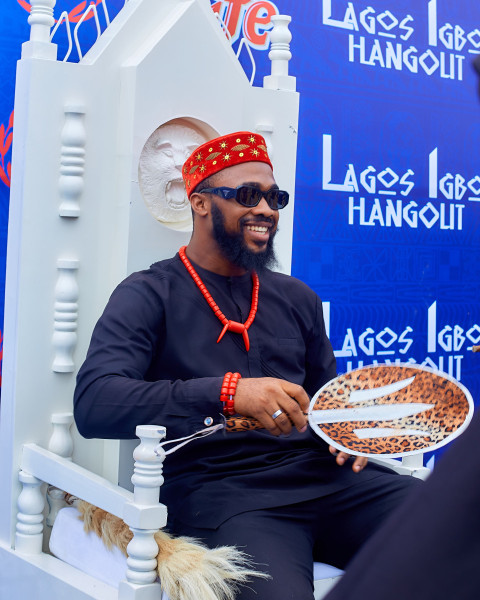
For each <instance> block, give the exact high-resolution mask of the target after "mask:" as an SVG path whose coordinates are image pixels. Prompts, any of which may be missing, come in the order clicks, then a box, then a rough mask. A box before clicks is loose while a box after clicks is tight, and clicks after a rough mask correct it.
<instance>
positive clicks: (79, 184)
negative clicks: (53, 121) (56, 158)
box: [58, 106, 86, 217]
mask: <svg viewBox="0 0 480 600" xmlns="http://www.w3.org/2000/svg"><path fill="white" fill-rule="evenodd" d="M64 111H65V124H64V126H63V129H62V136H61V141H62V150H61V157H60V178H59V181H58V191H59V193H60V202H61V203H60V208H59V214H60V216H61V217H78V216H79V215H80V204H79V199H80V197H81V195H82V192H83V187H84V180H83V178H84V173H85V143H86V131H85V124H84V119H85V109H84V108H83V107H82V106H65V109H64Z"/></svg>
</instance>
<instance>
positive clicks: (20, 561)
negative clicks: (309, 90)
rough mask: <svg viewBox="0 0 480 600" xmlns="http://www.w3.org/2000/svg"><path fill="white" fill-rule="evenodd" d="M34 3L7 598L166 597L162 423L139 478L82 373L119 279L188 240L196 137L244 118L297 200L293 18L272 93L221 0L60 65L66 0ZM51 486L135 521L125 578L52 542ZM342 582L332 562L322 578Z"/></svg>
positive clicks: (155, 3) (177, 10)
mask: <svg viewBox="0 0 480 600" xmlns="http://www.w3.org/2000/svg"><path fill="white" fill-rule="evenodd" d="M31 5H32V11H31V14H30V17H29V23H30V25H31V36H30V40H29V41H26V42H25V44H24V45H23V49H22V58H21V60H20V61H19V63H18V72H17V87H16V99H15V136H14V149H13V173H12V187H11V203H10V223H9V234H8V235H9V237H8V258H7V276H6V303H5V330H4V339H5V341H4V361H3V389H2V399H1V416H0V448H1V453H0V478H1V481H2V494H1V495H0V556H1V561H0V571H1V573H2V574H1V577H0V596H1V597H12V598H21V597H22V598H23V597H30V596H32V595H33V594H34V595H35V597H36V598H39V599H40V600H41V599H42V598H49V599H50V598H63V597H67V596H68V597H69V598H71V599H72V600H75V599H77V598H78V599H80V598H81V599H85V598H99V599H100V598H101V599H102V600H105V599H107V600H108V599H110V598H121V599H127V598H128V599H133V598H135V599H142V600H143V599H145V600H150V599H152V600H153V599H154V598H155V599H158V598H160V597H161V591H160V584H159V583H158V582H157V581H155V573H154V569H155V560H154V555H155V551H154V550H155V549H154V548H153V549H152V540H153V532H154V531H155V530H157V529H158V528H161V527H163V525H164V524H165V520H166V509H165V507H164V506H163V505H162V504H160V503H159V502H158V498H159V490H160V486H161V483H162V476H161V472H162V469H161V467H162V459H161V457H160V458H159V457H157V456H156V455H155V453H154V452H153V447H154V446H155V445H156V444H157V442H158V440H159V439H160V438H161V435H162V434H161V427H158V428H157V427H154V428H153V429H152V427H140V428H139V435H140V437H141V439H142V441H141V446H140V449H139V450H137V451H136V454H135V458H136V469H135V474H134V477H133V487H132V484H131V483H130V481H129V479H130V475H131V470H132V467H131V465H132V461H131V450H132V447H133V446H132V444H131V443H129V442H118V441H105V440H88V441H87V440H84V439H83V438H81V437H80V436H79V435H78V433H77V432H76V431H75V428H74V426H72V417H71V412H72V397H73V389H74V384H75V375H76V372H77V370H78V367H79V366H80V364H81V363H82V360H83V357H84V356H85V354H86V350H87V347H88V343H89V340H90V335H91V331H92V329H93V326H94V324H95V322H96V320H97V319H98V317H99V316H100V314H101V311H102V310H103V307H104V306H105V304H106V302H107V300H108V297H109V295H110V293H111V292H112V290H113V288H114V287H115V286H116V284H117V283H118V282H120V281H121V280H122V279H123V278H124V277H125V276H126V275H127V274H129V273H130V272H132V271H135V270H138V269H142V268H145V267H146V266H148V265H150V264H151V263H152V262H154V261H157V260H160V259H163V258H166V257H169V256H171V255H173V254H174V253H175V252H176V251H177V250H178V248H179V247H180V246H181V245H183V244H185V243H187V241H188V239H189V231H190V228H191V222H190V210H189V207H188V202H186V201H185V196H184V194H183V191H182V184H181V174H180V166H181V164H182V163H183V161H184V160H185V158H186V156H187V155H188V154H189V153H190V152H191V150H192V148H193V146H194V145H197V144H198V143H201V142H203V141H204V140H207V139H208V138H209V137H213V136H215V135H217V134H221V133H226V132H230V131H235V130H244V129H248V130H252V131H258V132H259V133H262V135H264V136H265V138H266V139H267V143H268V145H269V150H270V155H271V157H272V159H273V163H274V168H275V175H276V178H277V181H278V184H279V186H280V187H281V188H284V189H287V190H289V191H290V192H291V193H292V196H293V192H294V189H295V158H296V142H297V140H296V136H297V130H298V103H299V98H298V94H297V93H296V91H295V79H294V78H293V77H291V76H290V75H289V74H288V60H289V59H290V57H291V55H290V51H289V41H290V37H291V36H290V33H289V31H288V22H289V17H282V16H277V17H275V18H274V19H272V21H273V22H274V29H273V31H272V33H271V53H270V58H271V61H272V70H271V74H269V75H267V76H266V77H265V79H264V85H263V87H261V88H260V87H253V86H252V85H251V84H250V82H249V81H248V78H247V76H246V75H245V73H244V71H243V69H242V67H241V65H240V63H239V62H238V59H237V57H236V56H235V54H234V52H233V50H232V48H231V45H230V43H229V41H228V39H227V37H226V36H225V33H224V31H223V30H222V27H221V24H219V22H218V20H217V19H216V17H215V15H214V14H213V12H212V11H211V8H210V2H209V0H129V2H126V4H125V7H124V8H123V9H122V10H121V11H120V13H119V14H118V15H117V17H116V18H115V19H114V20H113V21H112V23H111V24H110V25H109V26H108V28H107V29H106V31H105V32H104V33H103V34H102V35H101V37H99V39H98V40H97V42H96V43H95V44H94V45H93V46H92V47H91V48H90V50H89V51H88V52H87V53H86V54H85V56H83V58H81V60H80V61H79V62H78V63H71V62H64V61H61V60H58V59H57V48H56V46H55V44H54V43H53V42H52V41H51V40H50V35H51V30H52V26H53V24H54V19H53V11H54V6H55V0H32V1H31ZM87 10H96V9H95V7H93V8H91V7H89V8H88V9H87ZM159 166H161V168H157V167H159ZM292 200H293V198H292ZM293 209H294V202H293V201H292V202H291V203H290V204H289V206H288V208H287V209H286V210H285V211H283V212H282V228H281V231H280V233H279V235H278V236H277V238H278V239H277V241H276V245H277V254H278V256H279V259H280V263H281V268H282V270H284V271H285V272H288V271H289V270H290V257H291V244H292V223H293ZM160 425H161V423H160V424H159V426H160ZM70 432H71V435H70ZM137 443H138V442H137ZM405 468H406V467H405ZM411 470H413V471H415V470H417V469H416V466H415V465H413V469H411ZM119 482H120V484H122V485H123V487H122V486H119V485H118V483H119ZM47 484H48V485H50V486H55V487H56V488H58V489H60V490H65V491H67V492H70V493H72V494H74V495H76V496H78V497H80V498H83V499H85V500H87V501H88V502H91V503H92V504H95V505H96V506H99V507H101V508H103V509H105V510H107V511H109V512H112V513H113V514H116V515H117V516H119V517H121V518H123V519H124V520H125V521H126V522H127V523H128V525H129V526H130V527H131V529H132V531H133V532H134V539H133V541H132V543H131V546H129V558H128V560H127V572H126V574H125V578H124V580H123V581H122V582H121V583H120V585H119V587H118V589H117V588H115V587H113V586H111V585H108V584H106V583H104V582H102V581H101V580H100V579H98V578H97V577H95V576H94V575H88V574H85V573H84V572H82V571H80V570H79V569H78V568H76V567H74V566H72V565H70V564H67V563H66V562H64V561H61V560H59V559H58V558H55V557H54V556H52V555H51V554H50V553H49V551H48V534H49V525H51V524H52V519H53V517H52V515H50V516H49V517H48V518H47V523H45V512H46V509H45V493H46V485H47ZM127 488H128V489H127ZM331 582H332V578H331V577H330V576H328V574H327V577H326V578H325V579H324V582H323V584H324V586H328V585H330V584H331ZM321 593H323V592H320V591H319V592H318V597H320V595H321ZM7 594H8V595H7Z"/></svg>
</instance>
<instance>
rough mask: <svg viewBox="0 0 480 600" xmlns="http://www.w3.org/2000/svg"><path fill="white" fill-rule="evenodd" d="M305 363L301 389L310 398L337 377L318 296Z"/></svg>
mask: <svg viewBox="0 0 480 600" xmlns="http://www.w3.org/2000/svg"><path fill="white" fill-rule="evenodd" d="M305 361H306V364H305V371H306V377H305V382H304V385H303V387H304V388H305V390H306V391H307V393H308V394H309V395H310V396H314V395H315V394H316V393H317V392H318V390H319V389H320V388H321V387H322V386H323V385H325V384H326V383H328V382H329V381H330V380H331V379H333V378H334V377H336V375H337V363H336V360H335V355H334V354H333V349H332V344H331V343H330V340H329V339H328V337H327V332H326V330H325V321H324V319H323V308H322V301H321V300H320V298H319V297H318V296H317V298H316V306H315V321H314V325H313V328H312V331H311V332H310V335H309V337H308V340H307V351H306V355H305Z"/></svg>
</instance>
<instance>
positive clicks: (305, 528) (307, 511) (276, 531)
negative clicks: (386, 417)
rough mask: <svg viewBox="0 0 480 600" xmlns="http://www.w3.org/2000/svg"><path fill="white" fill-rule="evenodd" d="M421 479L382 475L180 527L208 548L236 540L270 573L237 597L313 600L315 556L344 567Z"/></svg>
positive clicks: (182, 531) (236, 544) (241, 598)
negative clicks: (211, 525) (206, 525)
mask: <svg viewBox="0 0 480 600" xmlns="http://www.w3.org/2000/svg"><path fill="white" fill-rule="evenodd" d="M339 468H341V467H339ZM346 468H348V467H346ZM418 483H420V482H419V480H417V479H414V478H413V477H407V476H400V475H395V474H391V475H390V474H382V475H379V476H378V477H375V478H373V479H370V480H367V481H365V482H362V483H361V484H359V485H354V486H351V487H349V488H347V489H344V490H342V491H340V492H336V493H334V494H330V495H328V496H325V497H322V498H318V499H315V500H309V501H307V502H302V503H299V504H293V505H290V506H281V507H277V508H270V509H265V510H255V511H249V512H245V513H241V514H239V515H236V516H234V517H231V518H230V519H228V520H227V521H225V522H224V523H222V525H221V526H220V527H218V528H217V529H201V528H196V527H189V526H186V525H183V524H178V523H177V524H176V529H177V532H178V533H181V534H183V535H190V536H194V537H196V538H199V539H201V540H203V541H204V542H205V543H206V544H207V545H208V546H210V547H216V546H221V545H235V546H237V547H238V548H240V549H241V550H243V551H244V552H246V553H247V554H249V555H250V556H251V557H252V558H253V560H254V562H255V563H256V568H257V569H259V570H262V571H265V572H267V573H269V574H270V575H271V579H268V580H262V579H255V580H253V581H251V582H250V583H249V584H248V586H245V587H243V588H242V589H241V591H240V593H239V594H238V596H236V598H237V600H312V598H313V561H314V560H315V561H319V562H326V563H329V564H331V565H334V566H336V567H339V568H344V567H345V566H346V564H347V563H348V561H349V560H350V558H351V557H352V556H353V555H354V554H355V552H357V550H358V549H359V548H360V546H361V545H362V544H363V543H364V542H365V541H366V540H367V539H368V538H369V537H370V535H371V534H372V533H373V532H374V531H375V530H376V529H377V528H378V526H379V525H380V524H381V523H382V521H383V520H384V519H385V517H387V516H388V515H389V514H390V513H391V512H392V510H394V509H395V508H396V507H397V506H398V505H399V504H400V503H401V502H402V501H403V499H404V498H405V497H406V496H407V495H408V493H409V491H410V490H411V489H412V488H413V487H414V486H416V484H418Z"/></svg>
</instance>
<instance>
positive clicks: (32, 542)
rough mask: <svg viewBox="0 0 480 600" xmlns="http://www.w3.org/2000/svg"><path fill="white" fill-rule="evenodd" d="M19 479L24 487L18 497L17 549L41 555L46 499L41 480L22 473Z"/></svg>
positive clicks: (25, 552)
mask: <svg viewBox="0 0 480 600" xmlns="http://www.w3.org/2000/svg"><path fill="white" fill-rule="evenodd" d="M18 478H19V479H20V482H21V483H22V485H23V488H22V491H21V492H20V495H19V497H18V503H17V506H18V513H17V528H16V534H15V549H16V550H17V551H18V552H22V553H24V554H40V553H41V551H42V542H43V508H44V506H45V498H44V495H43V493H42V489H41V485H42V482H41V481H40V479H37V478H36V477H34V476H33V475H30V474H29V473H26V472H25V471H20V473H19V476H18Z"/></svg>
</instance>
